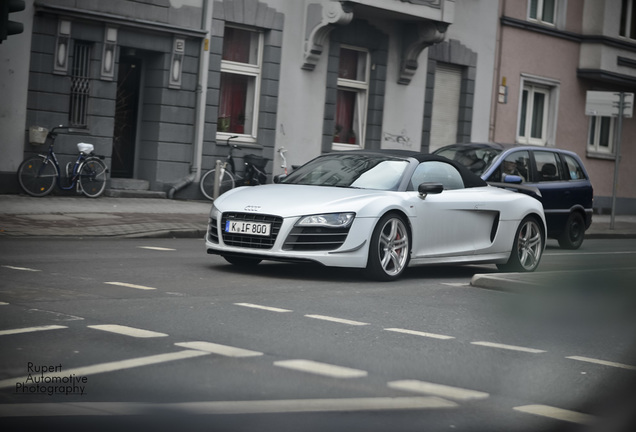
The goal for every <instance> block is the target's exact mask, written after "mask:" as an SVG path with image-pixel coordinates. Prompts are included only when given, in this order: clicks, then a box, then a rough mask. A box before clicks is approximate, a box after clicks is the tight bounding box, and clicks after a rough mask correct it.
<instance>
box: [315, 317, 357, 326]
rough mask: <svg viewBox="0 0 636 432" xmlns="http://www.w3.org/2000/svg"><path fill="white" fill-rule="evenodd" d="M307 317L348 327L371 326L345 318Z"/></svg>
mask: <svg viewBox="0 0 636 432" xmlns="http://www.w3.org/2000/svg"><path fill="white" fill-rule="evenodd" d="M305 316H306V317H307V318H313V319H318V320H323V321H331V322H337V323H340V324H348V325H355V326H365V325H369V323H365V322H360V321H352V320H348V319H343V318H335V317H330V316H326V315H305Z"/></svg>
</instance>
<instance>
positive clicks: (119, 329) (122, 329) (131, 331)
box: [88, 324, 168, 338]
mask: <svg viewBox="0 0 636 432" xmlns="http://www.w3.org/2000/svg"><path fill="white" fill-rule="evenodd" d="M88 328H92V329H95V330H102V331H106V332H110V333H117V334H121V335H125V336H132V337H138V338H153V337H165V336H168V335H167V334H165V333H159V332H155V331H150V330H143V329H138V328H134V327H128V326H123V325H117V324H102V325H90V326H88Z"/></svg>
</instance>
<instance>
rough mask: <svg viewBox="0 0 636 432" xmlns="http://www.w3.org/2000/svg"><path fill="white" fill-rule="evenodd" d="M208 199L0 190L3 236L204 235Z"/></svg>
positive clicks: (208, 210)
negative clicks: (37, 195) (32, 194)
mask: <svg viewBox="0 0 636 432" xmlns="http://www.w3.org/2000/svg"><path fill="white" fill-rule="evenodd" d="M211 206H212V203H211V202H208V201H179V200H168V199H159V198H109V197H100V198H96V199H91V198H86V197H83V196H77V197H74V196H46V197H42V198H34V197H30V196H26V195H0V238H1V237H157V238H171V237H182V238H201V239H202V238H203V237H204V236H205V231H206V227H207V222H208V213H209V212H210V208H211Z"/></svg>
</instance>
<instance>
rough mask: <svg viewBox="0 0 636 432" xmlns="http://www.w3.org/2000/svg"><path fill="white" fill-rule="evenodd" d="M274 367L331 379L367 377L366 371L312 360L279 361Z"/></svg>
mask: <svg viewBox="0 0 636 432" xmlns="http://www.w3.org/2000/svg"><path fill="white" fill-rule="evenodd" d="M274 365H275V366H278V367H282V368H287V369H293V370H297V371H300V372H307V373H311V374H316V375H322V376H327V377H332V378H360V377H365V376H367V375H368V372H367V371H363V370H360V369H352V368H348V367H343V366H336V365H331V364H328V363H320V362H316V361H312V360H300V359H297V360H281V361H277V362H274Z"/></svg>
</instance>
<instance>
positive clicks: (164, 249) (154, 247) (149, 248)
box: [137, 246, 176, 251]
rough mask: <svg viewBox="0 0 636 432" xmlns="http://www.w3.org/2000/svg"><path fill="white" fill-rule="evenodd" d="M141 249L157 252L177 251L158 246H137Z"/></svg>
mask: <svg viewBox="0 0 636 432" xmlns="http://www.w3.org/2000/svg"><path fill="white" fill-rule="evenodd" d="M137 247H138V248H139V249H148V250H156V251H176V249H172V248H164V247H158V246H137Z"/></svg>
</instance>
